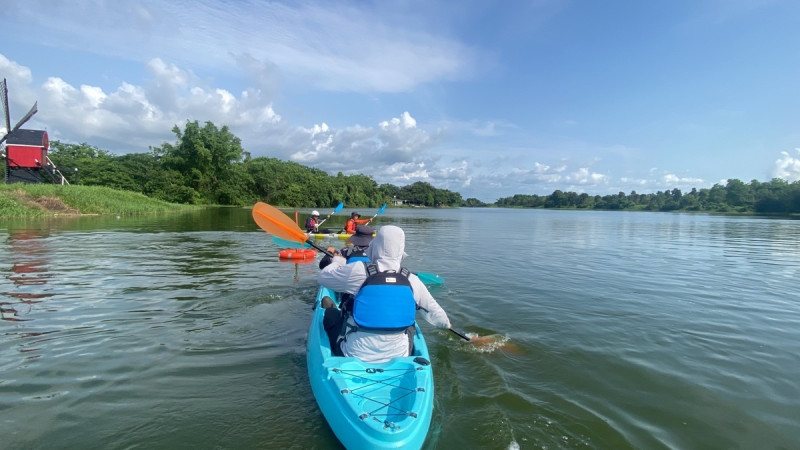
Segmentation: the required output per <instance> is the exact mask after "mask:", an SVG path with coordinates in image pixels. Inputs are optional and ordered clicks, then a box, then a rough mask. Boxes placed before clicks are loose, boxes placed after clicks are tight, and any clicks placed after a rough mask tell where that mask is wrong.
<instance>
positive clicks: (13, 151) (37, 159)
mask: <svg viewBox="0 0 800 450" xmlns="http://www.w3.org/2000/svg"><path fill="white" fill-rule="evenodd" d="M0 101H2V103H3V109H4V111H5V126H6V128H5V133H4V135H3V137H2V138H0V146H3V145H4V144H5V147H4V148H3V150H2V151H0V155H2V158H3V159H5V180H6V183H17V182H21V183H41V182H42V181H47V180H48V179H49V181H52V182H54V183H60V184H69V183H68V182H67V180H66V179H65V178H64V176H63V175H62V174H61V172H60V171H59V170H58V169H56V166H55V165H54V164H53V162H52V161H50V158H48V157H47V150H48V148H50V141H49V140H48V137H47V131H44V130H27V129H23V128H22V125H24V124H25V122H27V121H29V120H30V119H31V117H33V115H34V114H36V113H37V112H38V111H39V109H38V104H39V102H35V103H34V104H33V107H31V109H30V111H28V113H27V114H25V116H23V117H22V119H20V120H19V122H17V124H16V125H14V128H11V114H9V111H8V86H7V84H6V79H5V78H3V82H2V83H0ZM45 177H46V178H45Z"/></svg>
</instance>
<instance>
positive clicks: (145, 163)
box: [49, 121, 800, 214]
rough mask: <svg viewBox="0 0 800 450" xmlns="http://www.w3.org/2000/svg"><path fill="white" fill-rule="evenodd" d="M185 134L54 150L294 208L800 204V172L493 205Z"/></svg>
mask: <svg viewBox="0 0 800 450" xmlns="http://www.w3.org/2000/svg"><path fill="white" fill-rule="evenodd" d="M172 131H173V133H175V136H176V141H175V143H173V144H170V143H166V142H165V143H163V144H162V145H161V146H159V147H150V148H149V150H150V151H149V152H146V153H129V154H125V155H114V154H112V153H111V152H109V151H106V150H102V149H99V148H96V147H93V146H90V145H88V144H85V143H84V144H67V143H62V142H60V141H53V142H51V147H50V154H49V156H50V159H52V160H53V162H54V163H55V164H56V166H58V167H60V168H61V169H62V171H63V172H70V170H64V169H72V168H77V169H78V170H77V172H73V173H74V177H75V178H77V179H74V180H72V181H73V182H78V183H79V184H84V185H98V186H108V187H112V188H115V189H123V190H128V191H133V192H139V193H142V194H144V195H147V196H149V197H153V198H156V199H159V200H165V201H168V202H172V203H185V204H218V205H241V206H247V205H252V204H253V203H255V202H257V201H264V202H267V203H271V204H274V205H280V206H286V207H333V206H335V205H337V204H338V203H339V202H343V203H345V204H346V205H352V206H354V207H355V206H361V207H379V206H380V205H382V204H383V203H390V202H395V201H397V202H400V201H402V202H403V203H405V204H411V205H417V206H428V207H442V206H451V207H452V206H467V207H481V206H499V207H523V208H567V209H597V210H646V211H698V212H718V213H779V214H796V213H800V181H795V182H791V183H790V182H787V181H786V180H783V179H780V178H774V179H772V180H771V181H768V182H759V181H757V180H752V181H750V183H749V184H746V183H744V182H742V181H740V180H737V179H729V180H728V181H727V184H726V185H724V186H723V185H721V184H715V185H714V186H713V187H711V188H707V189H705V188H704V189H699V190H698V189H692V190H691V192H687V193H683V192H681V190H680V189H672V190H665V191H659V192H656V193H654V194H638V193H636V191H633V192H631V193H630V194H625V193H624V192H619V193H618V194H616V195H604V196H600V195H589V194H586V193H581V194H578V193H575V192H562V191H561V190H556V191H554V192H553V193H552V194H550V195H545V196H539V195H536V194H533V195H527V194H517V195H514V196H511V197H505V198H501V199H498V200H497V201H496V202H495V203H494V204H487V203H484V202H482V201H480V200H478V199H475V198H468V199H466V200H465V199H463V198H462V197H461V194H459V193H457V192H453V191H449V190H447V189H438V188H436V187H434V186H432V185H431V184H430V183H426V182H416V183H413V184H411V185H408V186H403V187H399V186H395V185H392V184H378V183H377V182H375V180H373V179H372V177H370V176H367V175H362V174H356V175H344V174H342V173H341V172H339V173H338V174H336V175H335V176H331V175H328V174H327V173H326V172H324V171H322V170H319V169H314V168H310V167H306V166H303V165H301V164H298V163H294V162H289V161H281V160H279V159H277V158H270V157H256V158H253V157H251V155H250V153H249V152H247V151H245V150H244V149H243V148H242V145H241V140H240V139H239V138H238V137H236V136H234V135H233V134H232V133H231V132H230V130H229V129H228V127H227V126H223V127H222V128H217V126H216V125H214V124H213V123H212V122H205V124H204V125H202V126H201V125H200V123H199V122H198V121H194V122H187V123H186V125H185V127H184V129H183V130H181V129H180V128H179V127H178V126H175V127H174V128H173V129H172Z"/></svg>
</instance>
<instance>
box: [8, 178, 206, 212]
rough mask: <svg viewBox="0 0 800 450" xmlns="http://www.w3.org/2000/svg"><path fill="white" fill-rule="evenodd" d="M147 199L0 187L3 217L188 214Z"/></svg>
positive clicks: (78, 189)
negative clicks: (166, 212) (171, 212)
mask: <svg viewBox="0 0 800 450" xmlns="http://www.w3.org/2000/svg"><path fill="white" fill-rule="evenodd" d="M191 208H198V206H190V205H178V204H174V203H167V202H164V201H161V200H155V199H152V198H149V197H147V196H145V195H142V194H139V193H136V192H129V191H119V190H115V189H111V188H108V187H103V186H76V185H59V184H23V183H15V184H0V217H41V216H46V215H52V214H119V215H136V214H149V213H157V212H165V211H175V210H185V209H191Z"/></svg>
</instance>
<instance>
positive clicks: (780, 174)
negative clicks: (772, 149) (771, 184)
mask: <svg viewBox="0 0 800 450" xmlns="http://www.w3.org/2000/svg"><path fill="white" fill-rule="evenodd" d="M794 150H795V152H797V154H798V156H797V158H794V157H792V156H791V155H790V154H789V152H781V157H780V158H778V160H777V161H775V169H774V171H773V174H774V177H775V178H783V179H784V180H786V181H797V180H800V148H796V149H794Z"/></svg>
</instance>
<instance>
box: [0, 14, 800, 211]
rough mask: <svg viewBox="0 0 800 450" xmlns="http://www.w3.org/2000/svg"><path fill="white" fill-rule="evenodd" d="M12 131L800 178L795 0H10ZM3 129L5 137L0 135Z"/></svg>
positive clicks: (615, 183)
mask: <svg viewBox="0 0 800 450" xmlns="http://www.w3.org/2000/svg"><path fill="white" fill-rule="evenodd" d="M2 5H3V6H2V12H1V13H0V17H2V23H3V27H2V28H0V37H2V39H0V42H2V43H3V45H2V46H0V77H4V78H6V79H7V80H8V88H9V97H10V110H11V121H12V126H13V125H14V123H15V121H16V120H17V119H19V118H20V117H22V115H24V114H25V112H27V110H28V108H30V106H31V105H32V104H33V102H34V101H37V100H38V102H39V113H38V114H37V115H36V116H34V118H33V119H32V120H31V121H30V122H28V123H27V124H26V126H25V127H26V128H38V129H46V130H48V134H49V135H50V139H51V140H56V139H57V140H61V141H65V142H73V143H80V142H86V143H88V144H90V145H94V146H97V147H99V148H102V149H105V150H109V151H111V152H114V153H117V154H123V153H130V152H136V153H141V152H147V151H148V147H149V146H159V145H161V144H162V143H164V142H170V143H173V142H175V135H174V134H173V133H172V131H171V130H172V128H173V127H174V126H175V125H178V126H179V127H180V128H181V129H182V128H183V126H184V124H185V123H186V121H187V120H191V121H194V120H198V121H200V122H201V123H204V122H205V121H211V122H213V123H214V124H215V125H217V126H218V127H221V126H223V125H227V126H228V127H229V128H230V129H231V131H232V132H233V133H234V134H235V135H236V136H238V137H240V138H241V139H242V144H243V147H244V148H245V150H247V151H249V152H250V153H251V154H252V155H253V156H270V157H276V158H279V159H283V160H292V161H296V162H298V163H301V164H304V165H307V166H311V167H316V168H320V169H322V170H325V171H327V172H328V173H330V174H332V175H335V174H336V173H337V172H343V173H345V174H351V173H363V174H365V175H369V176H372V177H373V178H374V179H375V181H377V182H378V183H392V184H395V185H398V186H405V185H407V184H411V183H413V182H416V181H426V182H429V183H431V184H433V185H434V186H436V187H438V188H444V189H450V190H453V191H456V192H459V193H461V194H462V196H463V197H464V198H467V197H476V198H479V199H481V200H484V201H488V202H493V201H495V200H496V199H498V198H501V197H506V196H511V195H514V194H539V195H547V194H550V193H552V192H553V191H554V190H556V189H561V190H563V191H574V192H580V193H582V192H586V193H589V194H591V195H596V194H599V195H606V194H616V193H618V192H620V191H622V192H625V193H630V192H631V191H636V192H638V193H650V192H656V191H659V190H665V189H673V188H678V189H681V190H684V191H689V190H691V189H692V188H693V187H696V188H704V187H711V186H712V185H714V184H715V183H722V184H724V183H725V180H727V179H729V178H738V179H740V180H742V181H745V182H749V181H750V180H752V179H756V180H759V181H767V180H770V179H772V178H773V177H780V178H784V179H786V180H788V181H795V180H798V179H800V56H799V55H800V2H798V1H796V0H652V1H640V0H609V1H594V0H583V1H578V0H529V1H514V0H510V1H502V2H485V1H470V0H467V1H459V2H450V1H437V0H424V1H416V0H412V1H394V2H383V1H375V2H370V1H334V0H328V1H322V0H321V1H299V2H266V1H250V0H246V1H235V0H229V1H210V0H197V1H180V0H170V1H156V0H149V1H138V2H117V1H110V0H109V1H104V0H81V1H75V2H52V1H45V0H24V1H22V0H20V1H15V0H11V1H4V2H2ZM0 126H1V125H0Z"/></svg>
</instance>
